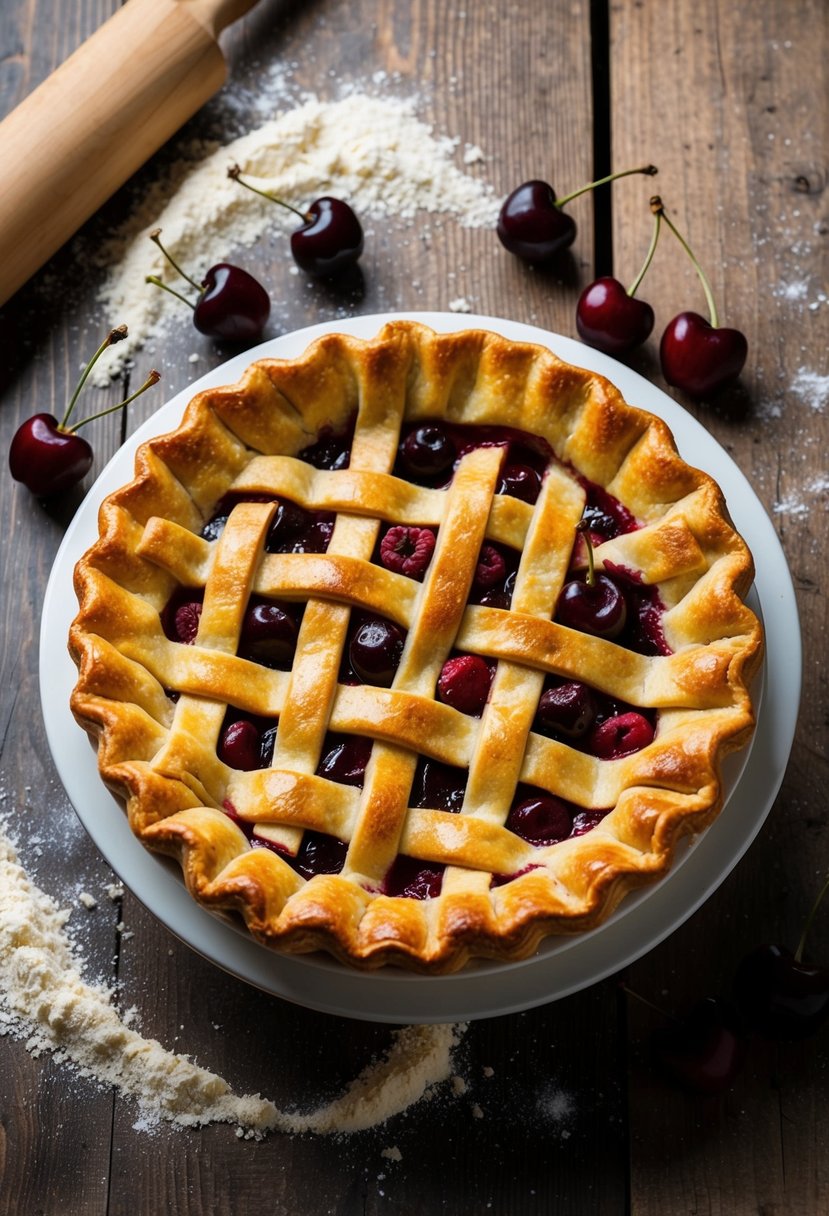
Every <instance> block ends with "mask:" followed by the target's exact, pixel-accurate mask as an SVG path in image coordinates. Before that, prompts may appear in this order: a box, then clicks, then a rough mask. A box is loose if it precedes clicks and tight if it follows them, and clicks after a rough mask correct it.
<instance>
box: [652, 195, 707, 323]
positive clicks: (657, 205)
mask: <svg viewBox="0 0 829 1216" xmlns="http://www.w3.org/2000/svg"><path fill="white" fill-rule="evenodd" d="M651 211H652V212H653V213H654V215H661V216H662V218H663V220H664V221H665V223H666V224H667V225H668V227H669V228H670V230H671V232H672V233H673V234H674V236H675V237H676V239H677V240H678V241H679V243H680V245H681V246H682V248H683V249H684V250H685V252H686V253H687V254H688V257H689V258H690V259H691V264H692V265H693V267H694V270H696V272H697V274H698V275H699V281H700V283H702V290H703V291H704V292H705V302H706V304H707V305H708V320H709V321H710V322H711V327H712V329H716V328H717V326H718V325H719V319H718V317H717V306H716V304H715V303H714V293H713V291H712V290H711V284H710V283H709V282H708V277H707V275H706V273H705V271H704V270H703V269H702V266H701V265H700V261H699V258H698V257H697V256H696V254H695V253H694V251H693V249H692V248H691V246H690V245H689V244H688V242H687V241H686V240H685V237H684V236H683V235H682V233H681V232H680V231H679V229H678V228H677V226H676V224H675V223H674V222H673V220H672V219H671V217H670V216H669V215H668V213H667V212H666V210H665V204H664V203H663V202H662V199H661V198H660V197H659V195H658V194H655V195H654V196H653V198H652V199H651Z"/></svg>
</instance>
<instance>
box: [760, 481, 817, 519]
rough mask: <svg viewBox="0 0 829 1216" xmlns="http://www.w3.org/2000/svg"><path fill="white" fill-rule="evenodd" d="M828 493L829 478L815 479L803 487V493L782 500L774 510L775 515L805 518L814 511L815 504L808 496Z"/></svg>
mask: <svg viewBox="0 0 829 1216" xmlns="http://www.w3.org/2000/svg"><path fill="white" fill-rule="evenodd" d="M826 493H829V477H827V476H823V477H813V478H812V479H811V481H808V482H807V483H806V485H805V486H804V487H803V492H802V493H800V494H797V493H795V494H788V495H787V496H786V497H785V498H781V499H780V500H779V502H776V503H775V504H774V507H773V508H772V509H773V511H774V514H775V515H791V516H794V517H795V518H796V519H797V518H803V517H804V516H806V515H809V514H810V513H811V512H812V510H813V504H812V503H811V502H810V501H809V498H808V497H806V496H807V495H808V496H815V495H818V494H826Z"/></svg>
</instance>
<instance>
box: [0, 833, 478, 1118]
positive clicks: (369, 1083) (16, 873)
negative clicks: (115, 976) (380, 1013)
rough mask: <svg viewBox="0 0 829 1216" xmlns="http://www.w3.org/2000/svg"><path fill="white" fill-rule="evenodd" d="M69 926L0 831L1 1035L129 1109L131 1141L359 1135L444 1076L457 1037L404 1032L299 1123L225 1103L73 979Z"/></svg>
mask: <svg viewBox="0 0 829 1216" xmlns="http://www.w3.org/2000/svg"><path fill="white" fill-rule="evenodd" d="M68 917H69V913H68V912H67V911H63V910H61V909H60V908H59V907H58V905H57V904H56V903H55V901H54V900H53V899H52V898H51V897H50V896H48V895H47V894H45V893H44V892H43V891H41V890H39V888H38V887H36V886H34V884H33V883H32V882H31V881H30V879H29V877H28V875H27V873H26V871H25V870H24V869H23V866H22V865H21V864H20V861H19V859H18V856H17V852H16V850H15V848H14V845H13V844H12V841H11V840H10V839H9V837H8V835H7V834H6V831H5V829H4V826H3V824H2V823H0V1035H3V1034H9V1035H14V1036H15V1037H18V1038H25V1039H26V1047H27V1048H28V1050H29V1051H30V1052H31V1053H32V1054H33V1055H36V1056H37V1055H40V1054H42V1053H43V1052H46V1051H51V1052H54V1054H55V1058H56V1059H58V1060H61V1061H64V1062H66V1063H69V1064H71V1065H73V1066H74V1067H75V1068H76V1069H77V1070H78V1071H79V1072H80V1074H81V1075H82V1076H85V1077H91V1078H93V1079H94V1080H96V1081H98V1082H99V1083H101V1084H105V1085H114V1086H116V1087H117V1088H118V1089H119V1090H120V1091H121V1092H122V1093H123V1094H125V1095H128V1096H130V1097H132V1098H133V1099H135V1100H136V1102H137V1103H138V1107H139V1112H140V1113H139V1117H138V1120H137V1121H136V1123H135V1125H134V1126H135V1127H136V1129H138V1130H147V1129H150V1128H152V1127H154V1126H156V1125H157V1124H158V1123H159V1122H160V1121H161V1119H166V1120H169V1121H171V1122H173V1123H175V1124H178V1125H179V1126H182V1127H199V1126H202V1125H203V1124H206V1123H216V1122H221V1123H236V1124H237V1125H238V1127H239V1131H238V1132H237V1134H239V1135H241V1136H243V1137H245V1138H251V1137H261V1136H262V1135H263V1134H264V1133H265V1132H268V1131H282V1132H289V1133H298V1132H316V1133H318V1134H326V1133H334V1134H342V1133H346V1132H355V1131H361V1130H363V1129H365V1128H369V1127H373V1126H375V1125H376V1124H378V1123H381V1122H383V1121H385V1120H386V1119H388V1118H390V1117H391V1116H392V1115H395V1114H399V1113H400V1112H401V1111H404V1110H406V1109H407V1108H408V1107H409V1106H411V1105H413V1103H415V1102H417V1101H419V1099H420V1098H422V1097H423V1096H424V1094H425V1093H426V1092H427V1091H428V1090H429V1089H430V1087H431V1086H434V1085H436V1084H438V1083H439V1082H441V1081H445V1080H446V1079H447V1078H448V1077H449V1076H450V1075H451V1072H452V1051H453V1048H454V1047H455V1045H456V1044H457V1042H458V1041H459V1039H460V1038H461V1037H462V1035H463V1033H464V1030H465V1027H464V1026H410V1027H407V1028H405V1029H403V1030H399V1031H397V1032H395V1034H394V1040H393V1043H392V1046H391V1048H390V1049H389V1051H388V1053H387V1054H386V1056H385V1057H384V1058H383V1059H381V1060H379V1061H377V1062H375V1063H373V1064H371V1065H369V1067H368V1068H366V1069H365V1071H364V1072H363V1073H362V1074H361V1075H360V1076H359V1077H358V1078H357V1079H356V1080H355V1081H354V1082H353V1083H352V1084H351V1085H350V1086H349V1087H348V1088H347V1089H346V1091H345V1093H344V1094H343V1095H342V1096H341V1097H339V1098H337V1099H336V1100H335V1101H333V1102H332V1103H330V1104H329V1105H328V1106H325V1107H323V1108H322V1109H320V1110H317V1111H313V1112H311V1113H310V1114H300V1113H291V1112H289V1113H284V1112H281V1111H279V1110H277V1109H276V1107H275V1106H274V1105H273V1103H272V1102H269V1101H268V1100H267V1099H264V1098H261V1097H260V1096H259V1095H258V1094H252V1095H250V1094H249V1095H245V1096H239V1095H237V1094H234V1093H233V1092H232V1091H231V1089H230V1086H229V1085H228V1084H227V1082H226V1081H224V1080H223V1079H222V1078H221V1077H218V1076H216V1075H215V1074H214V1073H211V1072H208V1071H207V1070H206V1069H204V1068H200V1067H198V1065H196V1064H194V1063H193V1062H192V1061H191V1060H190V1059H189V1058H188V1057H187V1056H186V1055H178V1054H174V1053H172V1052H170V1051H167V1050H166V1049H165V1048H164V1047H162V1046H161V1044H160V1043H158V1042H157V1041H156V1040H154V1039H145V1038H143V1037H142V1036H141V1035H140V1034H139V1033H138V1032H137V1031H136V1030H133V1029H132V1028H131V1026H130V1025H129V1023H130V1021H131V1020H132V1017H131V1014H130V1013H126V1014H124V1015H123V1016H119V1014H118V1011H117V1010H116V1008H115V1006H114V1005H113V1003H112V993H111V992H110V991H108V990H107V989H106V988H104V987H103V986H101V985H96V984H90V983H87V982H86V981H85V980H84V979H83V978H82V974H81V972H82V970H83V961H82V960H81V959H79V958H78V957H77V955H76V953H75V950H74V948H73V946H72V943H71V942H70V940H69V938H68V936H67V934H66V929H65V926H66V922H67V919H68ZM124 936H126V934H124ZM132 1016H134V1011H133V1014H132ZM245 1129H247V1130H245Z"/></svg>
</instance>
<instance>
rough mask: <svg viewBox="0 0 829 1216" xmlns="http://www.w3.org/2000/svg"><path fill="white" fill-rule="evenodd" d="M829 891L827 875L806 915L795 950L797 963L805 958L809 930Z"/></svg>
mask: <svg viewBox="0 0 829 1216" xmlns="http://www.w3.org/2000/svg"><path fill="white" fill-rule="evenodd" d="M827 891H829V877H827V879H826V882H825V883H824V884H823V886H822V887H821V888H820V891H819V892H818V897H817V899H816V900H815V902H814V903H813V904H812V910H811V912H810V913H809V915H808V916H807V917H806V924H805V925H804V926H803V932H802V933H801V935H800V941H799V942H798V943H797V949H796V950H795V952H794V961H795V962H796V963H799V962H801V961H802V959H803V951H804V949H805V947H806V938H807V937H808V936H809V930H810V929H811V927H812V921H813V920H814V919H815V914H816V913H817V910H818V908H819V907H820V905H821V903H822V902H823V897H824V895H825V894H826V892H827Z"/></svg>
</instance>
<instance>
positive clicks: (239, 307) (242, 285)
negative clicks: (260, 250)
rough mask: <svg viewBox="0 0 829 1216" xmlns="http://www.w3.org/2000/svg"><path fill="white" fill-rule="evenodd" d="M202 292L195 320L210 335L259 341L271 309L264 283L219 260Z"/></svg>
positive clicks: (220, 337) (227, 339)
mask: <svg viewBox="0 0 829 1216" xmlns="http://www.w3.org/2000/svg"><path fill="white" fill-rule="evenodd" d="M202 288H203V290H202V293H201V295H200V296H199V298H198V301H197V303H196V306H195V308H194V310H193V324H194V325H195V327H196V329H197V330H198V331H199V333H201V334H205V335H206V336H207V337H208V338H219V339H222V340H223V341H226V342H256V341H258V339H259V338H261V337H262V331H263V330H264V328H265V325H266V324H267V320H268V317H269V316H270V311H271V302H270V299H269V297H268V293H267V292H266V291H265V288H264V287H263V286H262V284H261V283H260V282H259V281H258V280H257V279H255V278H254V277H253V275H252V274H248V272H247V271H246V270H242V268H241V267H240V266H231V265H230V263H229V262H217V263H216V265H215V266H211V267H210V269H209V270H208V272H207V274H206V275H205V276H204V278H203V279H202Z"/></svg>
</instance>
